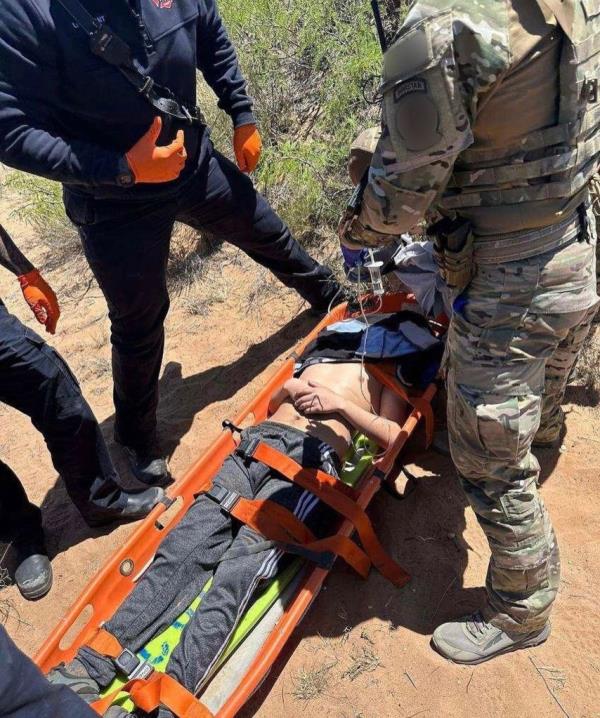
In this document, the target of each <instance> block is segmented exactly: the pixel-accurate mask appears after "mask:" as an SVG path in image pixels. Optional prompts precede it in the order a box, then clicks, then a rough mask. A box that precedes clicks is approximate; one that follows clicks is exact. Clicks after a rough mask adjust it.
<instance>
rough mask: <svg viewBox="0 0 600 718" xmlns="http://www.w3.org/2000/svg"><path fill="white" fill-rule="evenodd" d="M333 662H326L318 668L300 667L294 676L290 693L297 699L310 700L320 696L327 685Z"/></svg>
mask: <svg viewBox="0 0 600 718" xmlns="http://www.w3.org/2000/svg"><path fill="white" fill-rule="evenodd" d="M335 665H336V664H335V663H327V664H325V665H323V666H320V667H318V668H313V669H310V670H307V669H306V668H302V669H301V670H300V671H299V672H298V673H297V674H296V676H295V677H294V690H293V691H292V695H293V696H294V698H295V699H296V700H299V701H310V700H312V699H313V698H317V697H318V696H320V695H321V694H322V693H323V692H324V691H325V690H326V689H327V687H328V685H329V672H330V671H331V669H332V668H333V667H334V666H335Z"/></svg>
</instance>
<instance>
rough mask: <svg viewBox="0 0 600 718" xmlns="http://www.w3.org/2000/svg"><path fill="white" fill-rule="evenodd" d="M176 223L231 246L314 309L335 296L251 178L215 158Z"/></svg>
mask: <svg viewBox="0 0 600 718" xmlns="http://www.w3.org/2000/svg"><path fill="white" fill-rule="evenodd" d="M177 218H178V219H179V220H180V221H182V222H185V223H186V224H189V225H190V226H191V227H194V228H195V229H198V230H201V231H206V232H209V233H210V234H213V235H214V236H216V237H219V238H222V239H224V240H225V241H227V242H230V243H231V244H235V245H236V247H239V248H240V249H242V250H243V251H244V252H246V254H247V255H248V256H249V257H251V258H252V259H253V260H254V261H256V262H258V263H259V264H261V265H262V266H263V267H266V268H267V269H269V270H271V272H273V274H274V275H275V276H276V277H277V278H278V279H279V280H280V281H281V282H282V283H283V284H285V285H286V286H287V287H291V288H292V289H295V290H296V291H297V292H298V294H300V296H301V297H303V298H304V299H305V300H306V301H307V302H309V303H310V304H311V305H313V306H315V307H318V308H327V306H328V305H329V303H330V302H332V301H333V299H334V297H335V295H336V294H337V293H338V289H339V286H338V284H337V282H336V281H335V280H334V279H333V275H332V272H331V270H330V269H329V268H327V267H324V266H323V265H321V264H319V263H318V262H316V261H315V260H314V259H313V258H312V257H310V256H309V254H308V253H307V252H306V251H305V250H304V249H303V248H302V247H301V246H300V245H299V244H298V242H297V241H296V240H295V239H294V238H293V237H292V235H291V233H290V230H289V229H288V227H287V226H286V225H285V224H284V222H283V221H282V220H281V218H280V217H278V216H277V214H276V213H275V212H274V211H273V209H272V208H271V206H270V205H269V203H268V202H267V201H266V199H265V198H264V197H263V196H262V195H260V194H259V193H258V192H257V191H256V189H255V188H254V185H253V184H252V181H251V180H250V178H249V177H247V176H246V175H245V174H243V173H242V172H240V170H239V169H238V168H237V167H236V166H235V165H234V164H233V163H231V162H230V161H229V160H228V159H226V158H225V157H223V155H221V154H220V153H219V152H216V151H213V153H212V154H211V155H209V158H208V159H207V160H206V170H205V171H201V172H199V173H198V175H197V177H195V178H194V179H193V180H192V181H191V182H190V183H189V185H188V186H187V187H186V189H185V191H184V193H183V195H182V197H181V199H180V203H179V210H178V217H177Z"/></svg>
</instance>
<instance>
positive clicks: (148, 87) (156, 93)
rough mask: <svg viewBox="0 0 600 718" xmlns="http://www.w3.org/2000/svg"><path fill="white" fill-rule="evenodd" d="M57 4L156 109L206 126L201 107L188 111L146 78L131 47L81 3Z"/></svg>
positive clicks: (66, 0) (94, 49) (95, 49)
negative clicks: (137, 64)
mask: <svg viewBox="0 0 600 718" xmlns="http://www.w3.org/2000/svg"><path fill="white" fill-rule="evenodd" d="M58 2H59V3H60V4H61V5H62V6H63V7H64V9H65V10H66V11H67V12H68V13H69V15H70V16H71V17H72V18H73V20H75V22H76V23H77V25H78V26H79V27H80V28H81V30H82V31H83V32H84V33H85V34H86V35H87V36H88V38H89V41H90V50H91V52H92V53H93V54H94V55H96V56H97V57H99V58H101V59H102V60H104V61H105V62H107V63H108V64H109V65H112V66H113V67H115V68H116V69H117V70H118V71H119V72H120V73H121V74H122V75H123V77H125V78H126V80H127V81H128V82H129V83H130V84H131V85H133V86H134V87H135V89H136V90H137V91H138V93H139V94H140V95H141V96H142V97H143V98H144V99H145V100H147V101H148V102H149V103H150V104H151V105H152V107H154V109H155V110H157V111H158V112H160V113H161V114H163V115H166V116H167V117H172V118H173V119H176V120H178V121H179V122H184V123H186V124H189V125H192V126H196V127H203V126H205V125H206V120H205V118H204V115H203V114H202V111H201V110H200V108H199V107H192V108H188V107H187V106H186V105H185V104H184V103H183V102H180V101H179V100H178V99H177V98H176V96H175V94H174V93H173V92H172V91H171V90H169V88H168V87H164V86H161V85H158V84H157V83H156V82H154V80H153V79H152V78H151V77H150V75H146V74H145V73H143V72H142V71H141V70H140V69H139V68H138V67H137V66H136V64H135V62H134V60H133V52H132V50H131V47H130V46H129V45H128V44H127V43H126V42H125V40H123V39H122V38H120V37H119V36H118V35H117V34H115V33H114V32H113V30H112V29H111V28H110V26H109V25H108V24H107V23H105V22H100V20H97V19H96V18H95V17H93V16H92V15H91V14H90V13H89V12H88V11H87V10H86V8H84V7H83V5H82V4H81V3H80V2H79V0H58Z"/></svg>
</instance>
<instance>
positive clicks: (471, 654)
mask: <svg viewBox="0 0 600 718" xmlns="http://www.w3.org/2000/svg"><path fill="white" fill-rule="evenodd" d="M549 635H550V623H549V622H548V623H546V625H545V626H544V627H543V628H542V629H541V630H539V631H535V632H534V633H525V634H523V635H517V636H513V637H511V636H509V635H508V634H507V633H505V632H504V631H503V630H502V629H501V628H497V627H496V626H494V625H493V624H491V623H488V622H487V621H486V620H485V619H484V618H483V616H482V615H481V613H480V612H479V611H477V613H473V614H471V615H470V616H463V617H462V618H459V619H458V620H456V621H450V622H449V623H443V624H442V625H441V626H438V627H437V628H436V629H435V631H434V633H433V638H432V639H431V642H432V643H433V647H434V648H435V650H436V651H437V652H438V653H440V654H441V655H442V656H444V658H449V659H450V660H451V661H454V663H467V664H469V665H475V664H477V663H483V662H484V661H489V660H490V658H495V657H496V656H501V655H502V654H503V653H510V652H511V651H518V650H519V649H520V648H531V647H532V646H537V645H539V644H540V643H543V642H544V641H545V640H546V639H547V638H548V636H549Z"/></svg>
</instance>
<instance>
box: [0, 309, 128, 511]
mask: <svg viewBox="0 0 600 718" xmlns="http://www.w3.org/2000/svg"><path fill="white" fill-rule="evenodd" d="M0 401H2V402H4V403H5V404H8V405H10V406H12V407H14V408H15V409H17V410H18V411H21V412H22V413H24V414H27V416H29V417H30V418H31V421H32V423H33V425H34V426H35V428H36V429H37V430H38V431H40V432H41V433H42V435H43V436H44V439H45V441H46V444H47V446H48V449H49V451H50V454H51V456H52V462H53V464H54V467H55V468H56V470H57V471H58V473H59V474H60V475H61V476H62V478H63V480H64V482H65V485H66V488H67V491H68V492H69V496H70V497H71V499H72V500H73V502H74V503H75V505H76V506H77V508H78V509H79V511H80V512H81V513H82V514H83V516H84V517H85V518H91V519H94V518H96V517H97V516H99V515H103V514H104V513H105V512H106V511H107V510H111V509H114V508H115V507H118V506H120V505H121V501H122V491H121V488H120V486H119V485H118V483H117V473H116V471H115V468H114V466H113V464H112V462H111V460H110V456H109V454H108V451H107V448H106V445H105V443H104V439H103V437H102V433H101V431H100V427H99V426H98V422H97V421H96V419H95V417H94V415H93V413H92V410H91V409H90V407H89V405H88V404H87V402H86V401H85V399H84V398H83V396H82V394H81V389H80V388H79V385H78V384H77V382H76V381H75V379H74V377H73V375H72V374H71V371H70V370H69V368H68V366H67V365H66V363H65V362H64V361H63V359H62V358H61V357H60V355H59V354H58V353H57V352H56V351H55V350H54V349H52V347H50V346H49V345H48V344H46V343H45V342H44V340H43V339H41V337H39V336H38V335H37V334H36V333H35V332H33V331H31V330H30V329H28V328H27V327H25V326H24V325H23V324H21V322H19V320H18V319H16V317H13V316H12V315H10V314H9V313H8V312H7V311H6V309H5V307H4V306H0Z"/></svg>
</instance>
